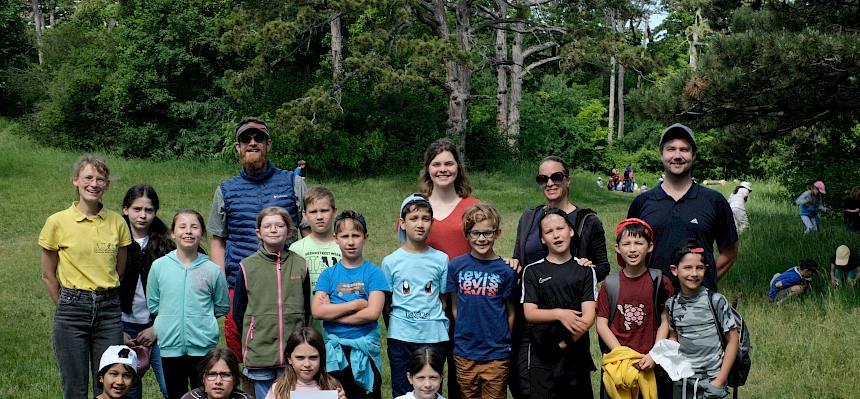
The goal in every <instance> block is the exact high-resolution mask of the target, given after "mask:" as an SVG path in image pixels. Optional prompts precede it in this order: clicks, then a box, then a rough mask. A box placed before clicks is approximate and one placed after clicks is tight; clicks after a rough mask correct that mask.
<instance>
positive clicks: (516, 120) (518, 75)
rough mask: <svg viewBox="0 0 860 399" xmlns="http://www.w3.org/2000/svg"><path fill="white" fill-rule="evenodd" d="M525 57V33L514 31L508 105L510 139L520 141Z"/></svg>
mask: <svg viewBox="0 0 860 399" xmlns="http://www.w3.org/2000/svg"><path fill="white" fill-rule="evenodd" d="M522 28H523V26H522V24H521V23H518V24H516V29H517V30H522ZM524 58H525V57H523V34H522V33H520V32H516V33H514V43H513V45H512V46H511V68H510V70H511V96H510V104H509V107H508V137H509V139H508V140H509V141H510V140H514V141H518V140H519V137H520V102H522V99H523V76H524V75H525V67H524V64H525V59H524Z"/></svg>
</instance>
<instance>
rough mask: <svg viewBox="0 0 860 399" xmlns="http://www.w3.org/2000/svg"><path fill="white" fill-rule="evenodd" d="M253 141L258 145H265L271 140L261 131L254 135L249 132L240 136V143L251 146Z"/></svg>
mask: <svg viewBox="0 0 860 399" xmlns="http://www.w3.org/2000/svg"><path fill="white" fill-rule="evenodd" d="M251 139H254V141H256V142H258V143H265V142H266V141H267V140H269V135H268V134H266V133H263V132H260V131H255V132H253V133H251V132H247V133H242V134H240V135H239V139H238V140H239V143H242V144H251Z"/></svg>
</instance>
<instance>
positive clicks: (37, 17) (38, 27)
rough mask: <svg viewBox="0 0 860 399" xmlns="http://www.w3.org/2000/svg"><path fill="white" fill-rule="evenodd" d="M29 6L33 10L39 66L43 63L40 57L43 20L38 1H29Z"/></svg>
mask: <svg viewBox="0 0 860 399" xmlns="http://www.w3.org/2000/svg"><path fill="white" fill-rule="evenodd" d="M30 6H31V7H32V9H33V26H34V28H35V33H36V52H37V54H38V56H39V65H41V64H42V63H43V62H44V59H43V56H42V29H43V28H44V25H45V19H44V17H43V16H42V10H41V9H40V8H39V0H30Z"/></svg>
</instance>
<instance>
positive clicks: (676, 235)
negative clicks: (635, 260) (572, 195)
mask: <svg viewBox="0 0 860 399" xmlns="http://www.w3.org/2000/svg"><path fill="white" fill-rule="evenodd" d="M659 149H660V158H661V160H662V162H663V170H664V172H665V174H664V177H665V179H664V180H663V182H662V183H660V184H658V185H657V186H656V187H654V188H653V189H651V190H649V191H647V192H644V193H642V194H639V195H638V196H637V197H636V198H635V199H634V200H633V203H631V204H630V209H629V210H628V211H627V217H628V218H639V219H643V220H645V221H646V222H648V224H649V225H650V226H651V227H652V228H653V229H654V252H653V253H652V255H651V263H650V264H649V267H651V268H654V269H661V270H662V271H663V275H665V276H669V275H671V270H670V269H669V265H670V264H671V256H672V251H673V250H674V249H675V248H678V247H681V246H683V245H685V244H686V243H687V242H688V241H689V240H691V239H692V240H696V242H698V243H699V245H700V246H701V247H702V248H704V250H705V252H704V254H703V255H704V257H705V260H706V262H705V265H706V266H707V268H706V271H705V276H704V282H703V284H704V286H705V287H708V288H709V289H710V290H712V291H716V290H717V281H718V280H719V279H720V278H722V277H723V276H724V275H725V274H726V273H728V271H729V270H730V269H731V267H732V265H733V264H734V262H735V259H736V258H737V256H738V233H737V230H736V229H735V223H734V219H733V218H732V210H731V208H730V207H729V203H728V201H726V198H725V197H723V195H722V194H720V193H719V192H717V191H714V190H711V189H709V188H707V187H703V186H700V185H699V184H698V183H696V181H695V180H693V178H692V176H693V175H692V171H693V162H694V161H695V160H696V156H697V149H698V148H697V147H696V140H695V137H694V136H693V131H692V130H690V128H689V127H687V126H684V125H682V124H679V123H676V124H674V125H672V126H669V127H667V128H666V129H665V130H663V135H662V136H661V137H660V145H659ZM715 243H716V244H717V248H718V249H719V256H718V257H716V256H715V255H714V244H715ZM673 280H674V282H677V280H676V279H673ZM676 287H677V284H676Z"/></svg>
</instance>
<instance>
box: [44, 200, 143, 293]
mask: <svg viewBox="0 0 860 399" xmlns="http://www.w3.org/2000/svg"><path fill="white" fill-rule="evenodd" d="M129 244H131V233H130V232H129V230H128V225H127V224H126V223H125V220H123V218H122V217H121V216H120V215H119V214H118V213H116V212H113V211H110V210H107V209H104V208H102V209H101V210H100V211H99V213H98V214H96V215H95V217H93V218H92V219H89V218H87V217H86V215H84V214H83V212H81V211H80V210H79V209H78V207H77V202H74V203H72V206H70V207H69V208H67V209H65V210H62V211H60V212H57V213H55V214H53V215H51V216H50V217H48V220H46V221H45V225H44V226H43V227H42V232H41V233H39V246H40V247H42V248H44V249H46V250H48V251H57V252H58V254H59V258H60V259H59V263H58V264H57V277H58V279H59V281H60V285H61V286H63V287H66V288H74V289H79V290H87V291H97V290H104V289H108V288H115V287H118V286H119V275H118V274H117V272H116V253H117V250H118V249H119V248H121V247H125V246H128V245H129Z"/></svg>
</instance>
